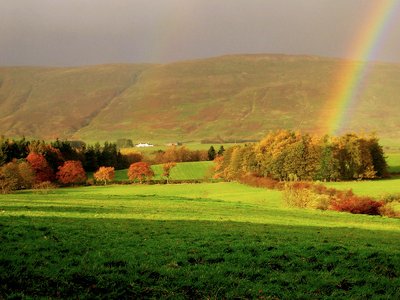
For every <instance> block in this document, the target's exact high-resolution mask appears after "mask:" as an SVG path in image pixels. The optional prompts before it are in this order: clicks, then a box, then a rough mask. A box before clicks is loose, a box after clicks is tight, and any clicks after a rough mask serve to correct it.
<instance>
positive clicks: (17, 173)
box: [0, 160, 35, 194]
mask: <svg viewBox="0 0 400 300" xmlns="http://www.w3.org/2000/svg"><path fill="white" fill-rule="evenodd" d="M34 181H35V173H34V171H33V169H32V167H31V166H30V164H29V163H27V162H26V161H17V160H14V161H12V162H9V163H7V164H5V165H4V166H2V167H1V168H0V190H1V191H2V193H3V194H6V193H9V192H11V191H13V190H20V189H28V188H31V187H32V185H33V183H34Z"/></svg>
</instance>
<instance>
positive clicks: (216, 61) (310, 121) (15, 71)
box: [0, 55, 400, 141]
mask: <svg viewBox="0 0 400 300" xmlns="http://www.w3.org/2000/svg"><path fill="white" fill-rule="evenodd" d="M353 63H354V62H349V61H344V60H339V59H330V58H321V57H312V56H285V55H235V56H222V57H216V58H210V59H203V60H195V61H185V62H177V63H170V64H164V65H110V66H94V67H86V68H72V69H68V68H61V69H60V68H58V69H40V68H39V69H38V68H24V69H22V68H12V69H10V68H8V69H5V68H3V69H0V82H1V86H0V111H1V113H0V131H1V132H3V133H4V134H6V135H26V136H36V137H44V138H50V137H55V136H59V137H68V138H75V139H84V140H88V141H95V140H113V139H116V138H120V137H126V138H132V139H134V140H142V141H144V140H146V141H171V140H173V141H174V140H183V141H185V140H199V139H204V138H212V139H215V138H219V137H220V138H222V139H235V138H237V139H242V138H244V139H253V138H255V139H257V138H260V137H262V136H263V135H264V134H265V132H266V131H268V130H270V129H277V128H291V129H301V130H305V131H310V132H313V131H316V130H319V131H321V129H322V131H323V129H324V128H325V127H324V126H326V124H325V123H324V120H321V118H320V116H321V114H322V115H324V114H327V112H326V111H324V110H326V106H325V104H326V102H327V101H328V99H330V98H331V97H332V89H333V86H334V85H335V81H336V80H338V78H337V72H338V70H339V69H340V68H342V67H343V65H345V64H353ZM10 78H11V79H10ZM368 78H369V80H368V81H367V82H365V88H364V89H363V91H362V92H361V93H359V94H358V96H357V97H358V99H357V101H356V103H357V106H356V107H354V109H353V113H352V118H351V120H349V122H348V126H347V128H345V130H355V131H368V132H370V131H375V132H377V133H378V134H379V135H380V136H382V137H384V138H391V139H394V138H400V120H399V119H398V115H399V114H400V105H398V103H399V101H398V97H399V95H400V65H398V64H383V63H376V64H374V65H373V66H372V67H371V70H370V76H369V77H368ZM339 80H340V79H339ZM10 81H11V82H10ZM44 112H45V113H44Z"/></svg>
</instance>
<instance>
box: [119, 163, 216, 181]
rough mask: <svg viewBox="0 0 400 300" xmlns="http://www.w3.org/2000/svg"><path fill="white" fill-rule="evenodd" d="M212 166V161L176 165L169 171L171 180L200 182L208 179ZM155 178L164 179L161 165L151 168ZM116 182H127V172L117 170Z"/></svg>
mask: <svg viewBox="0 0 400 300" xmlns="http://www.w3.org/2000/svg"><path fill="white" fill-rule="evenodd" d="M212 166H213V162H212V161H195V162H185V163H178V164H177V165H176V166H175V167H174V168H172V170H171V177H170V179H172V180H201V179H205V178H206V177H210V175H211V168H212ZM151 168H152V170H153V172H154V174H155V176H154V179H156V180H158V179H165V177H163V176H162V173H163V169H162V165H153V166H151ZM115 180H116V181H127V180H128V170H127V169H125V170H117V171H115Z"/></svg>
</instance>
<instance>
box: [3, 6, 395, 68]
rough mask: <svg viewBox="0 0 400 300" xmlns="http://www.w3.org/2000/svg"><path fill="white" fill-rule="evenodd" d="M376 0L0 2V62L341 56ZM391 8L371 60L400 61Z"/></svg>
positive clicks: (345, 54)
mask: <svg viewBox="0 0 400 300" xmlns="http://www.w3.org/2000/svg"><path fill="white" fill-rule="evenodd" d="M376 1H385V0H1V1H0V2H1V3H0V4H1V5H0V65H3V66H4V65H44V66H69V65H87V64H100V63H113V62H129V63H139V62H170V61H176V60H184V59H193V58H204V57H211V56H218V55H223V54H238V53H284V54H310V55H321V56H333V57H349V53H351V47H352V45H353V43H354V40H355V39H356V38H357V35H359V34H360V31H361V30H362V29H363V28H365V26H367V24H366V21H367V20H366V16H368V14H369V12H368V11H369V10H370V8H371V3H373V2H376ZM390 1H392V0H390ZM398 1H400V0H398ZM394 13H395V17H394V18H393V20H392V22H391V23H389V24H388V26H387V28H386V31H385V34H384V35H383V36H382V38H381V42H380V45H379V47H378V48H377V51H376V53H375V54H376V55H374V57H373V59H374V60H381V61H394V62H400V12H398V11H396V12H394ZM350 58H357V57H350Z"/></svg>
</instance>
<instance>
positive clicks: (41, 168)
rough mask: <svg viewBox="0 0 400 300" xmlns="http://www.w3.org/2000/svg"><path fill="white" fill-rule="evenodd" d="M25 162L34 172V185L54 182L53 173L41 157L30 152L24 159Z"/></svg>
mask: <svg viewBox="0 0 400 300" xmlns="http://www.w3.org/2000/svg"><path fill="white" fill-rule="evenodd" d="M26 160H27V161H28V163H29V164H30V165H31V167H32V169H33V171H34V172H35V182H36V183H40V182H44V181H53V180H54V172H53V170H52V169H51V168H50V166H49V163H48V162H47V160H46V159H45V157H44V156H43V155H41V154H38V153H35V152H31V153H29V154H28V156H27V157H26Z"/></svg>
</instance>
